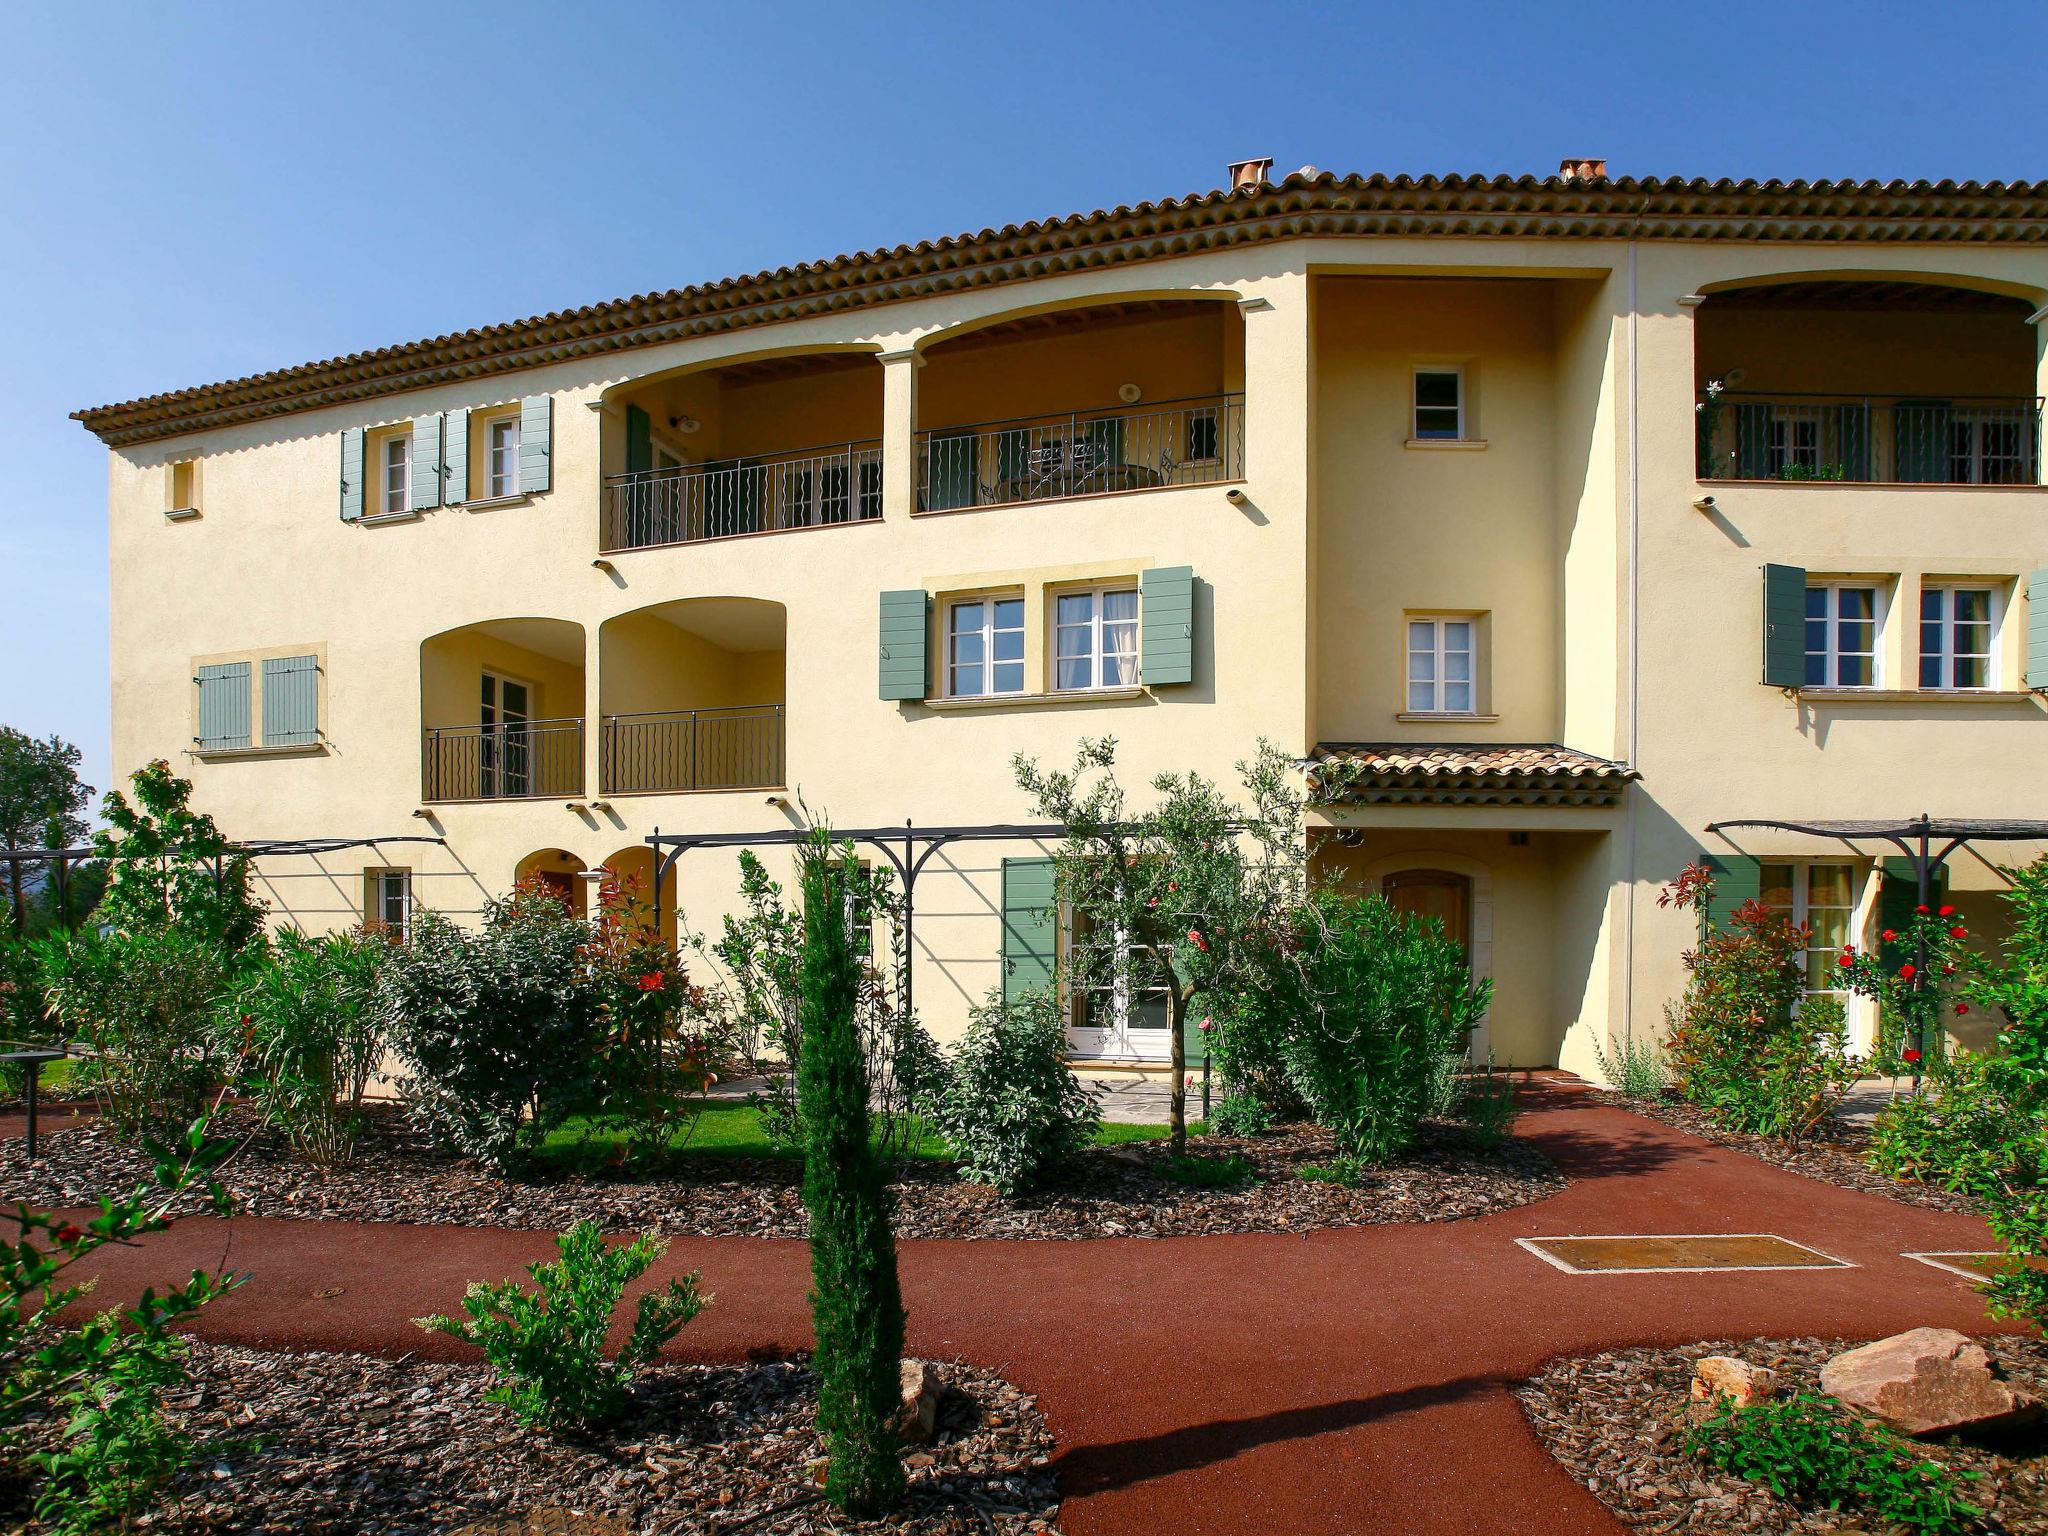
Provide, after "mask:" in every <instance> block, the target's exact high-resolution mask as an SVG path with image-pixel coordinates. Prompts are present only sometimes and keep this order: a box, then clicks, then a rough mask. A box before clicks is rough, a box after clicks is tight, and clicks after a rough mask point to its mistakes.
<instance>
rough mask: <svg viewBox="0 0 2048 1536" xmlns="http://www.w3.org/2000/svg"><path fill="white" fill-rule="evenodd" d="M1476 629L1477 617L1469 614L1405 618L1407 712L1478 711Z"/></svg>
mask: <svg viewBox="0 0 2048 1536" xmlns="http://www.w3.org/2000/svg"><path fill="white" fill-rule="evenodd" d="M1478 633H1479V623H1478V620H1477V619H1476V618H1475V617H1473V616H1471V615H1452V616H1446V617H1443V618H1411V619H1410V620H1409V621H1408V710H1407V712H1408V713H1409V714H1413V715H1470V714H1475V713H1477V712H1478V709H1479V703H1478V693H1477V668H1476V666H1475V662H1476V660H1477V652H1478V644H1477V640H1478Z"/></svg>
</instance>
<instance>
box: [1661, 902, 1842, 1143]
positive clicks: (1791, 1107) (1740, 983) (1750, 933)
mask: <svg viewBox="0 0 2048 1536" xmlns="http://www.w3.org/2000/svg"><path fill="white" fill-rule="evenodd" d="M1712 892H1713V875H1712V873H1711V872H1710V871H1709V870H1707V869H1706V868H1705V867H1704V866H1702V865H1693V866H1691V867H1689V868H1688V869H1687V870H1686V871H1685V872H1684V873H1683V874H1681V875H1680V877H1679V878H1678V879H1677V880H1676V881H1674V882H1673V883H1672V884H1671V885H1670V886H1668V887H1666V889H1665V890H1664V892H1663V894H1662V895H1661V896H1659V897H1658V901H1659V903H1660V904H1662V905H1666V906H1677V907H1680V908H1694V909H1697V910H1699V911H1701V912H1703V913H1704V912H1705V911H1706V910H1707V906H1708V902H1709V900H1710V898H1711V896H1712ZM1807 937H1808V933H1807V930H1806V929H1804V928H1799V927H1795V926H1793V924H1792V923H1790V922H1789V921H1787V920H1786V919H1785V918H1784V917H1783V916H1782V915H1780V914H1778V913H1775V912H1772V911H1770V910H1769V909H1768V908H1766V907H1765V906H1764V905H1763V904H1762V903H1761V902H1755V901H1750V902H1745V903H1744V904H1743V905H1742V906H1740V907H1738V908H1737V909H1736V910H1735V911H1734V913H1733V914H1731V916H1730V918H1729V921H1728V925H1727V926H1726V927H1725V928H1721V929H1716V930H1712V931H1709V932H1707V933H1705V934H1704V935H1703V936H1702V937H1701V940H1700V946H1699V948H1698V949H1695V950H1690V951H1688V952H1687V953H1686V956H1685V969H1686V972H1687V975H1686V984H1685V994H1684V996H1683V997H1682V998H1680V999H1679V1000H1678V1001H1677V1002H1676V1003H1674V1004H1672V1005H1671V1007H1670V1008H1669V1009H1668V1010H1667V1020H1668V1024H1669V1029H1668V1037H1669V1038H1668V1042H1667V1044H1666V1047H1665V1052H1666V1060H1667V1061H1668V1062H1669V1064H1670V1068H1671V1073H1672V1079H1673V1082H1674V1084H1675V1086H1676V1087H1677V1090H1678V1092H1679V1093H1681V1094H1682V1095H1684V1096H1685V1097H1686V1098H1687V1099H1689V1100H1690V1101H1691V1102H1692V1103H1694V1104H1697V1105H1699V1106H1700V1108H1702V1109H1703V1110H1705V1111H1706V1112H1707V1114H1708V1116H1709V1117H1710V1118H1712V1119H1713V1120H1714V1121H1715V1123H1716V1124H1718V1125H1721V1126H1723V1127H1725V1128H1726V1129H1729V1130H1733V1131H1743V1132H1748V1133H1749V1134H1751V1135H1757V1136H1769V1137H1773V1138H1776V1139H1780V1140H1796V1139H1798V1138H1799V1137H1801V1136H1804V1135H1806V1134H1808V1133H1809V1132H1811V1131H1812V1130H1813V1128H1814V1127H1815V1126H1817V1125H1820V1124H1823V1123H1824V1122H1826V1121H1827V1119H1828V1117H1829V1116H1830V1115H1832V1114H1833V1113H1834V1110H1835V1106H1836V1105H1837V1104H1839V1103H1841V1101H1842V1098H1843V1096H1844V1095H1845V1094H1847V1093H1848V1091H1849V1089H1850V1088H1851V1087H1853V1086H1854V1085H1855V1082H1856V1076H1857V1072H1858V1070H1859V1063H1858V1062H1857V1060H1856V1059H1855V1057H1853V1056H1851V1055H1850V1054H1849V1044H1848V1028H1847V1021H1846V1015H1845V1013H1844V1010H1843V1008H1842V1004H1841V1002H1840V1000H1839V999H1836V998H1830V997H1825V996H1814V997H1807V996H1806V986H1807V974H1806V943H1807Z"/></svg>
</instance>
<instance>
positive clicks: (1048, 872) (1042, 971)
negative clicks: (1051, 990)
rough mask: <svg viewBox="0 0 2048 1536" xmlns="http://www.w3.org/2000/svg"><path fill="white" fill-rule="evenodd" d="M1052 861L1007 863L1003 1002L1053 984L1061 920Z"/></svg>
mask: <svg viewBox="0 0 2048 1536" xmlns="http://www.w3.org/2000/svg"><path fill="white" fill-rule="evenodd" d="M1053 902H1054V893H1053V861H1052V860H1051V859H1005V860H1003V1001H1004V1002H1006V1003H1009V1002H1015V1001H1016V1000H1017V999H1018V998H1020V997H1022V996H1023V995H1024V994H1025V993H1026V992H1028V991H1030V990H1031V989H1032V988H1034V987H1038V988H1046V987H1050V986H1051V985H1052V976H1053V954H1054V951H1055V941H1056V934H1057V917H1056V914H1055V912H1054V907H1053Z"/></svg>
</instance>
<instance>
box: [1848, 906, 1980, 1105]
mask: <svg viewBox="0 0 2048 1536" xmlns="http://www.w3.org/2000/svg"><path fill="white" fill-rule="evenodd" d="M1969 937H1970V930H1969V929H1968V928H1967V927H1966V926H1965V925H1964V924H1963V923H1962V922H1961V921H1959V920H1958V917H1957V913H1956V909H1955V908H1954V907H1953V906H1951V905H1949V904H1947V903H1943V904H1941V905H1940V906H1938V907H1937V906H1920V907H1916V908H1915V909H1914V910H1913V912H1912V913H1911V914H1910V915H1909V916H1908V917H1907V918H1906V922H1905V926H1904V927H1902V928H1887V929H1885V930H1884V931H1883V932H1882V933H1880V934H1879V935H1878V944H1877V948H1876V949H1875V950H1874V951H1873V950H1867V949H1856V948H1853V947H1852V948H1849V949H1844V950H1843V951H1842V954H1841V958H1840V960H1839V961H1838V963H1837V965H1838V969H1839V971H1840V973H1841V978H1842V985H1843V986H1845V987H1847V988H1849V989H1850V990H1851V991H1853V992H1857V993H1859V994H1861V995H1862V996H1864V997H1869V998H1875V999H1876V1000H1877V1004H1878V1020H1879V1024H1878V1041H1877V1049H1876V1052H1875V1053H1874V1055H1873V1058H1872V1062H1871V1065H1872V1066H1873V1067H1875V1068H1877V1069H1879V1070H1889V1071H1892V1072H1898V1071H1900V1070H1902V1069H1903V1070H1905V1071H1906V1072H1909V1073H1911V1075H1913V1076H1915V1077H1918V1076H1922V1075H1925V1074H1926V1073H1928V1072H1930V1071H1933V1070H1934V1069H1935V1067H1936V1065H1937V1064H1938V1063H1940V1062H1942V1061H1944V1060H1945V1059H1946V1058H1947V1056H1948V1029H1949V1027H1950V1025H1951V1024H1952V1023H1953V1022H1954V1021H1955V1020H1956V1019H1958V1018H1964V1017H1967V1016H1968V1014H1969V1011H1970V1004H1969V1001H1968V995H1969V991H1970V988H1971V986H1972V985H1973V977H1974V975H1975V972H1976V965H1977V962H1976V954H1975V952H1974V951H1973V950H1972V949H1971V948H1970V947H1969V942H1968V941H1969Z"/></svg>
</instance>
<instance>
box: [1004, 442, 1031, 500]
mask: <svg viewBox="0 0 2048 1536" xmlns="http://www.w3.org/2000/svg"><path fill="white" fill-rule="evenodd" d="M1030 473H1031V429H1030V428H1029V427H1013V428H1011V429H1010V430H1009V431H1007V432H998V433H997V434H996V483H997V484H998V485H999V486H1007V485H1008V484H1009V482H1010V481H1012V480H1022V479H1023V478H1024V477H1025V476H1026V475H1028V474H1030ZM1003 494H1004V493H1003V492H1002V491H998V492H997V496H998V498H1000V497H1001V496H1002V495H1003Z"/></svg>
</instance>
